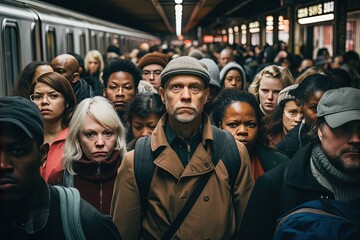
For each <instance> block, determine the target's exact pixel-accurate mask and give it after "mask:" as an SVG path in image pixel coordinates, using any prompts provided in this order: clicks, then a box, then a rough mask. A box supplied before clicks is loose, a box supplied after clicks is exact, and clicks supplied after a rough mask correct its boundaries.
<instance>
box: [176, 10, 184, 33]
mask: <svg viewBox="0 0 360 240" xmlns="http://www.w3.org/2000/svg"><path fill="white" fill-rule="evenodd" d="M182 11H183V6H182V5H181V4H177V5H175V23H176V36H181V22H182Z"/></svg>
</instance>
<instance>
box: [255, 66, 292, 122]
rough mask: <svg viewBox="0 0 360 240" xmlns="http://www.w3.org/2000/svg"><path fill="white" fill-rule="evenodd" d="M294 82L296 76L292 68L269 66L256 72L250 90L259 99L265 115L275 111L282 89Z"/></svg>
mask: <svg viewBox="0 0 360 240" xmlns="http://www.w3.org/2000/svg"><path fill="white" fill-rule="evenodd" d="M293 82H294V78H293V76H292V75H291V72H290V70H289V69H287V68H285V67H280V66H276V65H270V66H267V67H265V68H264V69H263V70H261V71H260V72H259V73H258V74H256V76H255V78H254V81H253V83H252V84H251V85H250V87H249V92H250V93H252V94H254V95H255V97H256V99H257V100H258V102H259V104H260V110H261V112H262V114H263V116H268V115H271V114H272V113H273V111H274V109H275V108H276V106H277V100H278V97H279V93H280V91H281V90H283V89H284V88H285V87H287V86H290V85H291V84H293Z"/></svg>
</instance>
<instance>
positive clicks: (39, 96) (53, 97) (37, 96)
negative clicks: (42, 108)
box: [30, 93, 62, 103]
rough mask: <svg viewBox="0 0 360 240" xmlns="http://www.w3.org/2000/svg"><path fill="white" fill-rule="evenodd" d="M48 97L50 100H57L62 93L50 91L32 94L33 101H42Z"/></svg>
mask: <svg viewBox="0 0 360 240" xmlns="http://www.w3.org/2000/svg"><path fill="white" fill-rule="evenodd" d="M44 97H46V99H47V100H48V101H52V102H53V101H56V100H58V99H59V98H61V97H62V95H61V94H60V93H49V94H31V95H30V100H31V101H32V102H36V103H37V102H41V101H42V100H43V98H44Z"/></svg>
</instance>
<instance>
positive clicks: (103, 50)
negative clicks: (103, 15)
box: [98, 33, 106, 53]
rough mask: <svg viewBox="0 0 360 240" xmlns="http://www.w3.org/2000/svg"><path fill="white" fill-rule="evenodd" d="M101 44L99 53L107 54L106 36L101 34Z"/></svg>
mask: <svg viewBox="0 0 360 240" xmlns="http://www.w3.org/2000/svg"><path fill="white" fill-rule="evenodd" d="M99 40H100V41H99V42H100V46H99V49H98V50H99V51H100V52H102V53H104V52H105V50H106V49H105V45H106V40H105V38H104V34H103V33H100V34H99Z"/></svg>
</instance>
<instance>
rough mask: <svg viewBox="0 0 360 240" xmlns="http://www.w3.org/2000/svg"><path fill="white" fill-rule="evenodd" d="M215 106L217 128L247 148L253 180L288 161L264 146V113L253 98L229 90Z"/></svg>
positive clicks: (213, 116) (214, 117)
mask: <svg viewBox="0 0 360 240" xmlns="http://www.w3.org/2000/svg"><path fill="white" fill-rule="evenodd" d="M214 106H215V107H214V109H213V111H212V120H213V122H214V124H215V125H216V126H218V127H219V128H221V129H224V130H227V131H228V132H230V133H231V134H232V135H233V136H234V138H235V140H237V141H239V142H241V143H243V144H245V146H246V148H247V150H248V152H249V155H250V159H251V168H252V173H253V176H254V180H256V179H257V178H258V177H259V176H261V175H262V174H263V173H264V172H266V171H268V170H270V169H272V168H274V167H275V166H277V165H278V164H280V163H282V162H285V161H287V160H288V158H287V157H286V156H284V155H283V154H281V153H280V152H277V151H276V150H275V149H271V148H269V147H266V146H265V145H264V144H263V139H264V138H263V133H262V127H261V110H260V107H259V103H258V102H257V101H256V98H255V96H254V95H253V94H251V93H248V92H244V91H241V90H238V89H227V88H226V89H223V90H222V91H221V92H220V93H219V95H218V96H217V97H216V99H215V100H214Z"/></svg>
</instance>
